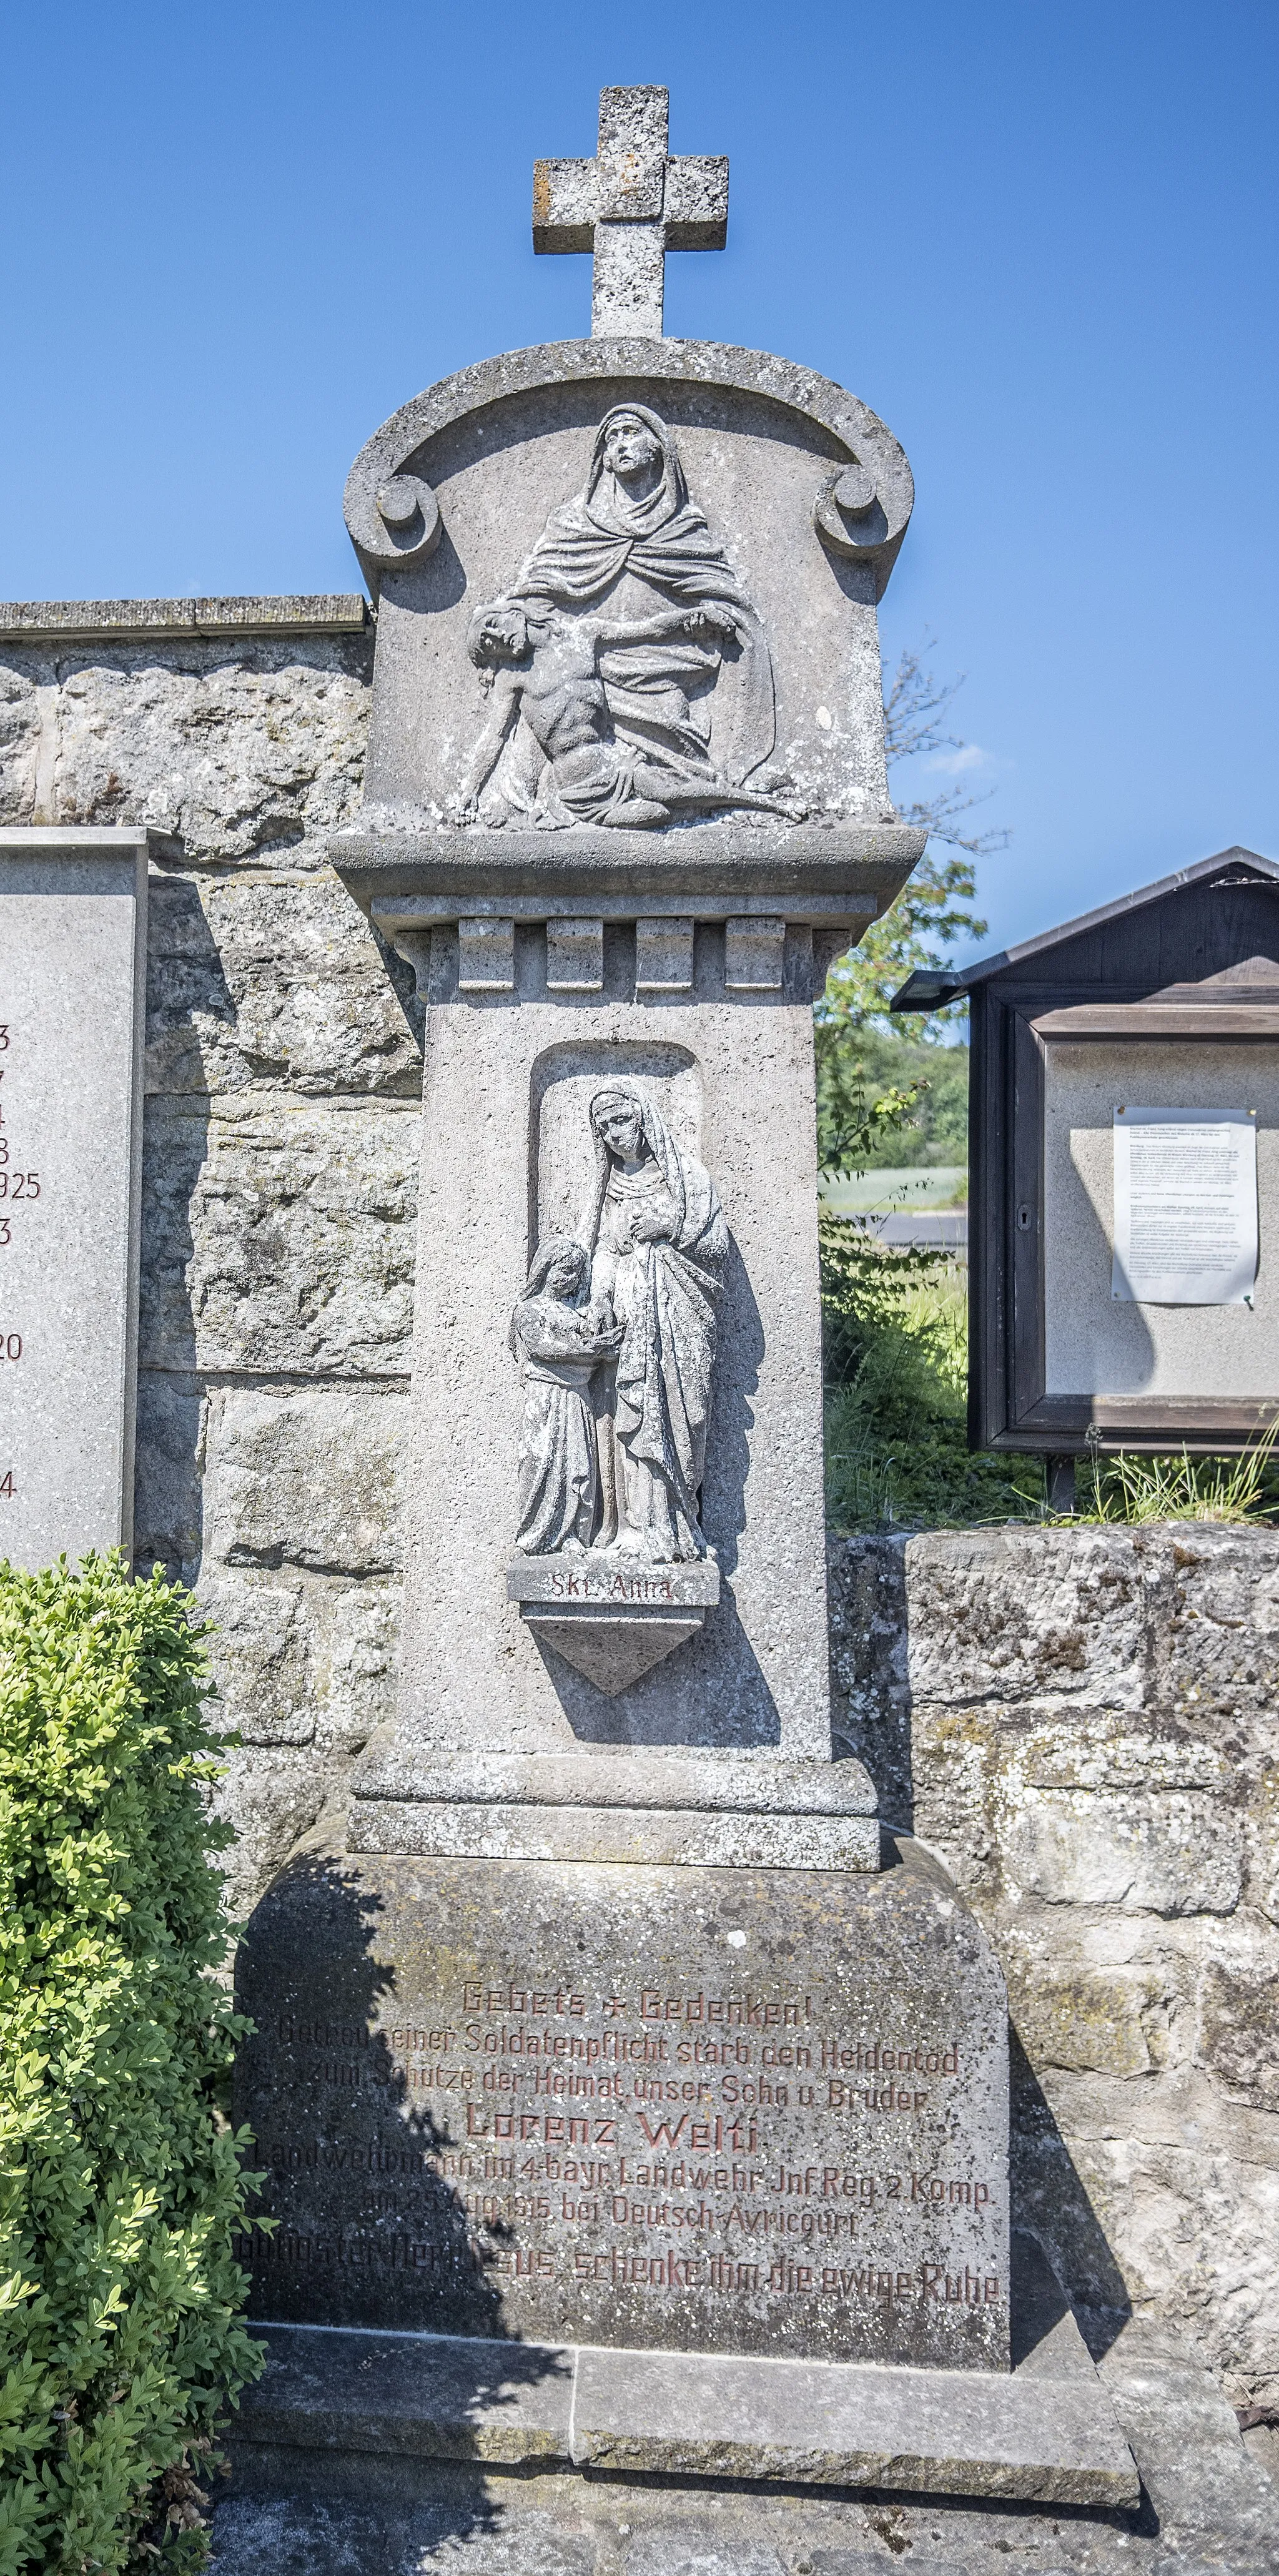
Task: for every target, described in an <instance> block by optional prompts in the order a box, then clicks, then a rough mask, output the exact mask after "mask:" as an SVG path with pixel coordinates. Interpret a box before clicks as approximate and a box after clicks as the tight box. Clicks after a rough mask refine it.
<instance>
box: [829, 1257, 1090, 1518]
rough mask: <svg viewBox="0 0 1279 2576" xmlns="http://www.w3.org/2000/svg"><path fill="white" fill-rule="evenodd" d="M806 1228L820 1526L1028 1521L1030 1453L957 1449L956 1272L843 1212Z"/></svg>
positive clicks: (960, 1281) (961, 1368) (1035, 1509)
mask: <svg viewBox="0 0 1279 2576" xmlns="http://www.w3.org/2000/svg"><path fill="white" fill-rule="evenodd" d="M818 1233H819V1239H820V1245H821V1262H822V1330H823V1345H824V1349H823V1374H824V1377H825V1383H826V1517H827V1520H828V1522H829V1523H830V1525H831V1527H832V1528H833V1529H842V1530H877V1529H885V1528H893V1527H901V1526H902V1525H903V1524H904V1525H905V1526H906V1527H907V1528H913V1529H928V1528H944V1527H946V1526H947V1524H949V1525H950V1526H952V1527H954V1526H956V1525H959V1526H961V1527H962V1526H965V1525H967V1524H970V1523H973V1522H978V1521H994V1520H1000V1521H1002V1520H1009V1519H1038V1518H1039V1516H1040V1510H1041V1499H1040V1498H1041V1496H1042V1493H1043V1471H1042V1469H1041V1467H1040V1464H1039V1461H1038V1459H1037V1458H1017V1457H1003V1456H999V1455H996V1454H994V1453H990V1452H986V1451H981V1450H979V1451H976V1452H973V1451H971V1450H970V1449H969V1447H968V1441H967V1435H966V1431H965V1415H966V1410H967V1379H968V1314H967V1292H966V1287H965V1283H964V1277H963V1273H962V1272H961V1271H960V1270H959V1269H958V1268H957V1267H956V1265H955V1263H954V1262H953V1261H952V1260H951V1259H950V1257H949V1255H948V1254H947V1253H945V1252H941V1251H931V1250H925V1249H921V1248H919V1247H918V1246H915V1247H906V1248H903V1249H901V1250H897V1249H894V1248H892V1247H890V1246H889V1245H887V1244H885V1243H882V1242H881V1241H880V1240H879V1238H878V1235H877V1233H876V1231H875V1228H874V1226H873V1224H870V1225H867V1224H860V1223H859V1222H858V1221H857V1219H856V1218H854V1217H835V1216H822V1217H821V1218H820V1219H819V1224H818Z"/></svg>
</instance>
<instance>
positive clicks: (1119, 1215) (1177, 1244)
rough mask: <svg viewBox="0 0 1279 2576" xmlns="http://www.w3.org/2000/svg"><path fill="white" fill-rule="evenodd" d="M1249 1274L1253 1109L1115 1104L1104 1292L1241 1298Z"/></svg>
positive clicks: (1180, 1299)
mask: <svg viewBox="0 0 1279 2576" xmlns="http://www.w3.org/2000/svg"><path fill="white" fill-rule="evenodd" d="M1256 1276H1257V1122H1256V1115H1255V1113H1254V1112H1253V1111H1250V1110H1247V1109H1219V1110H1217V1111H1216V1112H1215V1113H1214V1114H1213V1115H1212V1116H1211V1117H1205V1116H1204V1115H1203V1113H1202V1112H1201V1111H1196V1110H1194V1109H1117V1110H1116V1111H1115V1257H1114V1268H1113V1271H1112V1273H1111V1283H1110V1293H1111V1295H1112V1297H1123V1298H1127V1299H1128V1300H1129V1301H1130V1302H1131V1303H1133V1304H1137V1305H1145V1306H1244V1305H1249V1304H1250V1303H1251V1301H1252V1291H1253V1283H1254V1281H1255V1280H1256Z"/></svg>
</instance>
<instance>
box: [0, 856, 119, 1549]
mask: <svg viewBox="0 0 1279 2576" xmlns="http://www.w3.org/2000/svg"><path fill="white" fill-rule="evenodd" d="M146 906H147V836H146V833H145V832H141V831H128V830H107V831H92V830H87V829H84V828H79V829H67V830H64V829H62V828H60V827H54V826H49V827H47V828H37V829H32V830H25V831H18V830H6V831H0V1555H3V1556H5V1557H7V1558H8V1559H9V1560H10V1562H11V1563H12V1564H14V1565H20V1566H24V1567H26V1568H28V1569H30V1570H32V1571H34V1570H35V1569H36V1568H38V1567H40V1566H44V1565H48V1564H50V1563H51V1562H52V1561H53V1559H54V1558H55V1557H57V1556H59V1555H61V1554H62V1553H63V1552H64V1551H65V1553H66V1554H67V1555H68V1556H69V1557H72V1558H77V1557H80V1556H82V1555H84V1554H85V1553H86V1551H87V1550H89V1549H91V1548H111V1547H121V1546H122V1547H125V1548H127V1547H128V1546H129V1544H130V1539H131V1530H132V1509H133V1425H134V1402H135V1388H136V1375H137V1295H138V1221H139V1202H140V1193H141V1144H142V1101H141V1092H142V1033H143V1016H144V1006H145V982H146Z"/></svg>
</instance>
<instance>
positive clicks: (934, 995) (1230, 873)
mask: <svg viewBox="0 0 1279 2576" xmlns="http://www.w3.org/2000/svg"><path fill="white" fill-rule="evenodd" d="M1248 884H1252V885H1262V886H1266V887H1267V888H1271V887H1273V888H1276V889H1279V860H1275V859H1263V858H1262V857H1261V856H1260V855H1259V853H1258V852H1257V851H1256V850H1245V849H1243V848H1241V847H1240V846H1239V845H1238V844H1237V843H1236V845H1235V846H1234V847H1233V848H1232V849H1229V850H1219V851H1218V852H1217V854H1216V856H1215V857H1214V858H1211V859H1196V860H1195V862H1194V864H1193V866H1191V867H1188V868H1178V869H1177V870H1176V872H1175V874H1174V875H1172V876H1169V877H1160V878H1159V879H1158V880H1157V882H1156V883H1155V884H1154V885H1147V886H1138V887H1137V888H1136V889H1135V890H1134V892H1133V893H1131V894H1123V895H1120V896H1119V897H1118V898H1117V900H1116V901H1115V902H1114V903H1104V904H1101V905H1099V907H1098V909H1097V910H1096V911H1095V912H1082V913H1080V914H1078V915H1077V917H1076V919H1075V920H1073V921H1064V922H1061V923H1059V924H1058V926H1057V928H1056V929H1055V930H1042V931H1040V932H1039V934H1038V936H1037V937H1036V938H1034V939H1025V940H1022V941H1020V942H1019V943H1018V944H1017V945H1015V946H1014V947H1011V948H1001V949H1000V950H999V951H998V953H997V955H995V956H993V957H981V958H979V959H978V960H977V963H976V964H975V965H973V966H960V967H951V968H934V967H920V968H917V969H916V971H915V973H914V974H913V975H911V976H908V978H907V980H906V982H905V983H904V984H903V985H902V986H901V987H900V989H899V991H897V992H896V993H894V995H893V998H892V1001H891V1002H890V1004H889V1009H890V1010H893V1011H936V1010H939V1009H940V1008H941V1007H942V1005H943V1004H944V1003H946V1002H953V1001H957V1000H958V999H959V998H960V996H961V995H962V994H964V993H970V992H972V990H973V989H974V987H975V986H977V985H981V984H988V983H990V982H991V981H992V980H994V979H995V978H1004V977H1014V976H1015V977H1017V978H1018V979H1019V980H1020V979H1021V978H1023V977H1024V978H1025V980H1026V981H1028V982H1029V981H1030V980H1032V978H1033V980H1034V981H1035V982H1036V983H1040V982H1044V983H1048V982H1051V981H1052V980H1053V977H1054V975H1055V973H1056V972H1057V971H1058V968H1065V967H1066V965H1067V962H1068V961H1067V960H1066V959H1065V958H1060V959H1057V958H1055V952H1056V951H1057V950H1060V949H1064V948H1067V947H1069V946H1072V945H1074V944H1076V943H1078V945H1079V946H1080V947H1081V949H1082V948H1086V947H1088V946H1092V947H1093V948H1094V950H1095V952H1096V954H1095V962H1094V963H1093V971H1094V973H1102V974H1104V972H1105V968H1104V965H1103V958H1104V955H1105V952H1106V951H1107V950H1110V951H1111V952H1113V951H1114V950H1115V948H1116V947H1121V948H1122V949H1123V950H1125V951H1126V952H1127V953H1126V955H1125V956H1124V959H1123V965H1122V967H1119V968H1118V971H1119V972H1121V973H1123V974H1124V975H1125V977H1127V975H1130V974H1131V971H1132V958H1133V954H1134V950H1133V944H1132V943H1131V942H1129V941H1128V940H1120V941H1119V942H1116V941H1115V940H1113V939H1107V940H1105V941H1101V942H1099V941H1097V940H1096V939H1095V936H1094V934H1096V933H1097V932H1103V933H1106V932H1111V931H1112V930H1117V931H1120V932H1122V931H1123V930H1125V929H1126V928H1127V927H1128V925H1129V924H1131V925H1132V926H1133V929H1134V930H1136V924H1137V916H1138V915H1140V914H1142V913H1145V912H1150V911H1152V910H1153V909H1154V908H1155V907H1156V906H1157V905H1160V904H1165V903H1167V902H1168V901H1169V898H1174V899H1175V898H1176V897H1178V896H1181V895H1184V894H1187V893H1190V892H1192V891H1193V890H1194V889H1195V888H1196V887H1200V886H1205V887H1206V886H1216V885H1248ZM1140 936H1141V934H1140V933H1138V937H1139V938H1140ZM1142 944H1143V945H1144V944H1145V943H1144V941H1143V943H1142ZM1151 946H1152V950H1153V947H1154V943H1151ZM1069 962H1070V964H1071V966H1072V967H1076V970H1077V965H1078V964H1082V962H1083V961H1082V959H1080V960H1079V961H1075V960H1071V961H1069ZM1090 962H1093V961H1090ZM1223 962H1224V961H1223ZM1151 964H1152V966H1153V967H1154V969H1155V972H1156V973H1157V972H1158V960H1157V957H1156V956H1155V955H1154V954H1153V953H1152V955H1151ZM1116 966H1118V960H1116ZM1113 971H1115V969H1113V968H1112V972H1113ZM1107 980H1108V979H1107Z"/></svg>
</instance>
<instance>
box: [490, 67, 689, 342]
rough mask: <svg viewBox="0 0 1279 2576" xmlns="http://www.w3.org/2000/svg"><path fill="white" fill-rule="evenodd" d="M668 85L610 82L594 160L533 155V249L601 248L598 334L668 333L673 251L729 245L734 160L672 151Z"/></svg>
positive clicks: (594, 305)
mask: <svg viewBox="0 0 1279 2576" xmlns="http://www.w3.org/2000/svg"><path fill="white" fill-rule="evenodd" d="M669 105H670V93H669V92H668V91H667V90H664V89H602V90H601V91H600V137H599V150H598V152H597V153H596V156H595V159H594V160H593V161H535V162H534V164H533V248H534V250H593V251H594V253H595V274H594V284H593V289H592V295H591V334H592V337H593V338H595V339H600V338H605V337H607V338H611V339H617V340H660V339H661V336H662V299H663V294H664V289H665V271H666V253H667V251H668V250H722V249H723V247H724V243H725V241H726V239H727V236H728V161H727V158H726V157H725V156H723V155H720V156H717V157H715V158H710V157H708V156H706V155H704V154H700V153H699V154H693V153H680V154H678V155H677V156H676V157H675V158H674V159H672V157H671V155H670V153H669V152H668V151H667V148H666V145H667V116H668V110H669Z"/></svg>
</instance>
